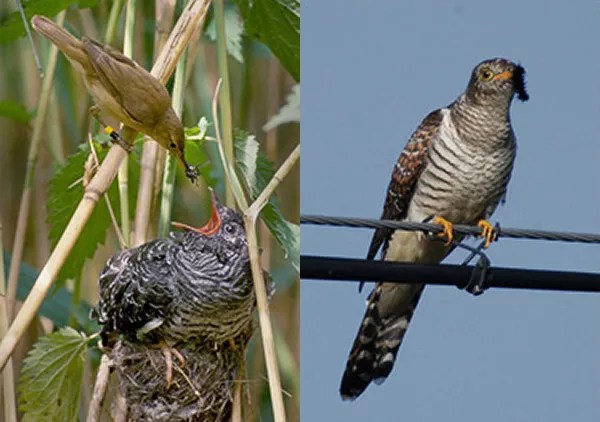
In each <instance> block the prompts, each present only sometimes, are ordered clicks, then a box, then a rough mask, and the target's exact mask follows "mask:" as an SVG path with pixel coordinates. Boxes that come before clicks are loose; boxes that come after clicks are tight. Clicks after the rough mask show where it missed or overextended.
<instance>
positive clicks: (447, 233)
mask: <svg viewBox="0 0 600 422" xmlns="http://www.w3.org/2000/svg"><path fill="white" fill-rule="evenodd" d="M433 223H435V224H439V225H440V226H442V227H443V228H444V231H443V232H440V233H438V234H437V235H436V236H439V237H445V238H446V239H447V240H446V243H445V245H446V246H448V245H450V243H452V239H453V238H454V235H453V234H452V223H451V222H449V221H448V220H446V219H445V218H443V217H435V218H434V219H433Z"/></svg>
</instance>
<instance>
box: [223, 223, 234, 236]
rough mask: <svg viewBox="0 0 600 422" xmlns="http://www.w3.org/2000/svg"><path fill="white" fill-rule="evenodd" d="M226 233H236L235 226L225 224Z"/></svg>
mask: <svg viewBox="0 0 600 422" xmlns="http://www.w3.org/2000/svg"><path fill="white" fill-rule="evenodd" d="M225 231H226V232H227V233H229V234H233V233H235V226H233V225H231V224H225Z"/></svg>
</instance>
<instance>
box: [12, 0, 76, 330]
mask: <svg viewBox="0 0 600 422" xmlns="http://www.w3.org/2000/svg"><path fill="white" fill-rule="evenodd" d="M65 14H66V11H65V10H63V11H62V12H60V14H59V15H58V18H57V20H56V23H57V24H58V25H60V26H62V25H63V23H64V21H65ZM57 59H58V47H56V46H55V45H54V44H52V47H51V48H50V54H49V55H48V64H47V66H46V76H45V77H44V82H43V84H42V92H41V94H40V102H39V105H38V112H37V115H36V116H35V122H34V126H33V134H32V135H31V144H30V146H29V155H28V157H27V169H26V173H25V183H24V184H23V193H22V195H21V204H20V206H19V214H18V215H19V217H18V221H17V229H16V231H15V239H14V242H13V249H12V259H11V261H10V270H9V274H8V291H7V294H6V308H7V309H8V322H9V323H10V321H11V320H12V315H13V312H14V306H15V297H16V294H17V281H18V279H19V267H20V265H21V258H22V257H23V247H24V246H25V235H26V234H27V220H28V219H29V208H30V204H31V192H32V186H31V185H32V183H33V174H34V172H35V165H36V163H37V159H38V152H39V150H40V143H41V139H42V134H43V127H44V120H45V119H46V112H47V111H48V104H49V103H50V94H51V92H52V83H53V81H54V73H55V71H56V62H57Z"/></svg>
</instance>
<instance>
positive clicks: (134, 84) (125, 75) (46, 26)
mask: <svg viewBox="0 0 600 422" xmlns="http://www.w3.org/2000/svg"><path fill="white" fill-rule="evenodd" d="M31 24H32V26H33V28H34V29H35V30H36V31H37V32H38V33H40V34H41V35H43V36H44V37H46V38H48V39H49V40H50V41H51V42H52V43H54V44H55V45H56V46H57V47H58V48H59V49H60V50H61V51H62V52H63V54H64V55H65V56H66V57H67V59H68V60H69V62H70V63H71V65H73V67H74V68H75V70H77V71H78V72H79V73H81V74H82V75H83V79H84V81H85V85H86V86H87V89H88V91H89V92H90V94H91V95H92V97H93V98H94V101H95V103H96V105H97V107H99V108H100V109H101V110H102V111H104V112H105V113H107V114H109V115H110V116H112V117H114V118H115V119H117V120H119V121H120V122H122V123H123V124H124V125H125V126H126V127H128V128H131V129H133V130H135V131H136V132H142V133H145V134H146V135H148V136H149V137H151V138H152V139H154V140H155V141H156V142H158V143H159V144H160V145H161V146H162V147H163V148H165V149H167V150H168V151H169V152H171V154H173V155H175V157H177V159H178V160H179V162H181V164H182V165H183V166H184V168H185V172H186V175H187V177H188V178H189V179H190V180H191V181H192V182H194V181H195V180H196V179H197V177H198V172H197V170H196V169H195V168H194V167H192V166H190V165H189V164H188V163H187V162H186V161H185V157H184V147H185V143H184V141H185V135H184V132H183V125H182V124H181V120H180V119H179V117H177V114H175V111H174V110H173V108H172V107H171V97H170V96H169V93H168V92H167V90H166V89H165V87H164V86H163V85H162V84H161V83H160V82H159V81H158V79H156V78H155V77H154V76H152V75H151V74H150V73H149V72H147V71H146V70H145V69H143V68H142V67H141V66H139V65H138V64H137V63H136V62H134V61H133V60H131V59H130V58H128V57H126V56H125V55H123V54H121V53H120V52H118V51H117V50H115V49H113V48H111V47H109V46H107V45H104V44H100V43H98V42H96V41H94V40H91V39H89V38H87V37H82V38H81V40H78V39H77V38H75V37H74V36H73V35H71V34H70V33H69V32H67V31H66V30H64V29H63V28H61V27H59V26H58V25H56V24H55V23H54V22H52V21H51V20H50V19H48V18H46V17H44V16H38V15H36V16H34V17H33V18H31ZM91 112H92V114H94V116H95V117H97V115H98V109H97V108H96V107H92V110H91ZM108 132H109V133H110V134H111V137H112V138H113V139H114V140H116V141H117V142H118V143H119V145H121V146H122V147H123V148H124V149H125V150H127V151H129V150H130V149H131V145H130V144H129V143H127V142H126V141H125V140H123V139H122V138H121V137H120V136H118V135H117V134H116V132H114V131H112V130H111V128H110V127H109V128H108Z"/></svg>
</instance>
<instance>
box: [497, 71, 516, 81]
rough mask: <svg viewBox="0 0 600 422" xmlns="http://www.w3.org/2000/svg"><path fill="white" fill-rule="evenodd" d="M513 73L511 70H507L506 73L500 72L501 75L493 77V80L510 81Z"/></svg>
mask: <svg viewBox="0 0 600 422" xmlns="http://www.w3.org/2000/svg"><path fill="white" fill-rule="evenodd" d="M512 76H513V73H512V71H511V70H507V71H506V72H502V73H498V74H497V75H496V76H494V80H495V81H497V80H499V79H510V78H512Z"/></svg>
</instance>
